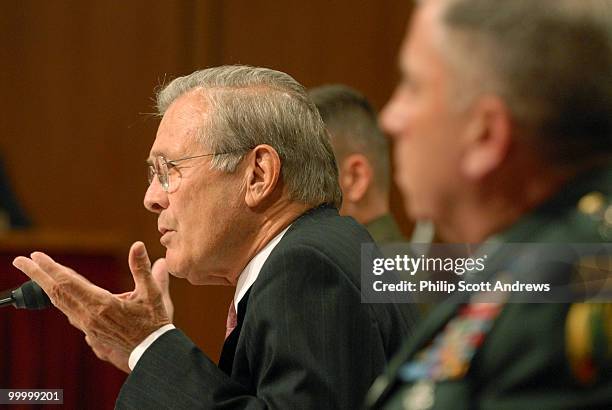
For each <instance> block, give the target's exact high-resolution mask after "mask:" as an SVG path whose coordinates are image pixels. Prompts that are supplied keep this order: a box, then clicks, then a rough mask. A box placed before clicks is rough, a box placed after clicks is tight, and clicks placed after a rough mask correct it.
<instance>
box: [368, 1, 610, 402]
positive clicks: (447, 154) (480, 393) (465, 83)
mask: <svg viewBox="0 0 612 410" xmlns="http://www.w3.org/2000/svg"><path fill="white" fill-rule="evenodd" d="M399 63H400V69H401V72H402V80H401V83H400V84H399V85H398V87H397V89H396V91H395V94H394V96H393V98H392V99H391V101H390V102H389V103H388V104H387V106H386V107H385V109H384V110H383V112H382V116H381V120H382V125H383V127H384V128H385V129H386V131H388V132H389V133H390V134H391V135H392V137H393V139H394V142H395V156H396V164H397V165H398V168H397V173H396V181H397V182H398V185H399V186H400V189H401V190H402V191H403V193H405V194H407V195H406V198H407V200H408V210H409V211H410V213H411V214H412V216H413V217H415V218H431V219H432V220H433V222H434V223H435V225H436V229H438V230H439V231H440V232H441V234H442V235H443V237H444V238H447V239H449V240H452V241H454V242H458V243H469V244H483V246H482V247H481V248H480V249H485V250H487V249H488V250H491V249H496V250H493V251H492V252H489V253H488V256H489V260H488V261H487V268H486V269H485V270H484V271H483V272H482V274H479V273H476V274H474V275H473V276H472V277H471V278H466V280H467V281H468V282H476V283H479V282H480V281H483V280H488V279H489V278H504V277H508V276H509V275H512V274H515V275H517V276H515V278H519V279H522V280H523V281H538V280H545V281H552V282H553V283H557V282H559V281H561V283H564V281H565V279H569V283H574V284H577V285H581V286H582V288H584V289H586V288H587V287H588V286H592V285H595V284H598V285H597V286H598V287H599V286H601V288H595V289H593V290H597V292H587V293H586V294H584V293H574V294H571V293H569V292H563V293H557V295H567V296H568V297H567V299H561V300H560V299H557V298H555V299H553V301H555V302H559V303H545V302H546V301H547V299H546V297H541V298H540V299H539V300H538V298H537V296H536V295H533V296H531V298H529V299H528V300H531V301H536V300H537V301H538V302H542V303H522V302H524V301H525V299H524V298H525V294H512V293H511V292H509V294H506V295H505V297H504V295H502V294H498V295H497V297H494V295H492V294H486V293H483V292H480V293H478V292H473V293H469V292H466V293H464V294H459V293H457V294H456V295H455V296H453V298H451V300H450V301H449V302H446V303H443V304H442V305H441V306H439V307H438V308H437V309H436V310H434V311H433V312H431V314H430V316H429V317H428V318H427V319H426V320H425V321H424V322H423V323H422V326H420V327H419V328H418V329H417V330H415V336H414V337H413V338H411V340H410V341H409V342H408V343H406V345H405V347H404V349H403V350H402V352H401V353H400V354H399V355H398V356H397V357H396V358H395V359H394V361H393V363H392V365H391V366H390V369H389V371H388V372H387V373H386V374H385V375H384V376H382V377H381V378H380V379H379V380H377V382H376V383H375V384H374V385H373V387H372V389H371V391H370V393H369V395H368V396H369V397H368V400H367V402H368V405H369V406H370V407H371V408H384V409H419V410H425V409H495V410H501V409H604V408H606V409H609V408H612V354H611V352H612V305H611V304H610V301H611V299H610V295H612V292H611V290H612V289H611V286H610V278H611V277H612V274H611V272H610V260H612V252H610V250H611V249H612V247H611V246H610V245H609V242H610V241H612V200H611V199H612V164H611V160H612V3H610V2H609V1H598V0H535V1H534V0H496V1H492V0H425V1H422V2H420V4H419V6H418V7H417V9H416V12H415V15H414V18H413V21H412V25H411V27H410V29H409V33H408V35H407V38H406V40H405V42H404V45H403V46H402V49H401V53H400V57H399ZM525 242H527V243H529V244H517V243H525ZM551 242H553V243H557V245H555V246H556V249H565V250H571V249H573V248H576V249H578V248H579V246H578V245H577V243H589V244H590V245H589V246H588V247H587V246H586V245H583V246H585V248H583V249H584V250H583V251H582V252H583V253H578V252H574V253H573V254H574V255H575V257H574V256H572V253H556V254H554V255H550V254H547V253H546V252H542V250H546V249H547V248H548V249H550V243H551ZM607 242H608V243H607ZM508 243H515V245H520V246H515V247H511V245H508ZM544 244H548V245H544ZM560 244H565V245H560ZM567 244H574V245H567ZM593 251H594V252H593ZM534 252H535V253H534ZM591 252H593V254H590V253H591ZM534 254H535V255H537V257H536V258H533V255H534ZM526 256H529V258H525V257H526ZM549 258H550V259H549ZM555 258H559V259H555ZM564 258H565V259H564ZM549 260H550V261H551V262H553V263H550V264H548V263H546V264H544V263H543V262H547V261H549ZM597 260H598V261H599V262H594V261H597ZM534 261H535V262H537V263H538V264H537V265H536V264H534ZM555 262H556V263H555ZM534 267H535V268H534ZM589 275H591V278H592V279H595V280H592V281H591V280H590V279H589ZM580 276H582V278H580ZM580 279H582V280H580ZM573 280H576V282H572V281H573ZM606 286H607V287H608V289H605V287H606ZM561 289H562V290H564V291H565V290H568V289H565V288H561ZM542 296H544V295H542ZM593 296H595V297H596V299H594V300H591V299H589V298H592V297H593ZM549 300H550V299H549ZM585 300H587V301H589V302H591V303H582V302H584V301H585ZM480 302H488V303H480Z"/></svg>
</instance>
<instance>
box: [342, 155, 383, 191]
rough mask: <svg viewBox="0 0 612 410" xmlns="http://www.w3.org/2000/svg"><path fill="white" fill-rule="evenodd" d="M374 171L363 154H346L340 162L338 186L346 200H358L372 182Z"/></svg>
mask: <svg viewBox="0 0 612 410" xmlns="http://www.w3.org/2000/svg"><path fill="white" fill-rule="evenodd" d="M373 175H374V171H373V170H372V166H371V165H370V161H368V159H367V158H366V156H365V155H363V154H350V155H347V156H346V157H345V158H344V159H343V160H342V161H341V163H340V178H339V183H340V188H341V189H342V197H343V198H344V200H345V201H348V202H359V201H360V200H361V199H363V197H364V196H365V194H366V192H367V191H368V188H369V187H370V185H371V184H372V179H373Z"/></svg>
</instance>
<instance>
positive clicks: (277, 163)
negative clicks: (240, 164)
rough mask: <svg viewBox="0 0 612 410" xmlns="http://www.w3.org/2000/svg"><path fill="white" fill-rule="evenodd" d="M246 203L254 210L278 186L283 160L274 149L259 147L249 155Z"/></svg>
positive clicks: (246, 175)
mask: <svg viewBox="0 0 612 410" xmlns="http://www.w3.org/2000/svg"><path fill="white" fill-rule="evenodd" d="M246 160H247V162H246V166H245V171H244V172H245V181H246V184H245V186H246V189H245V198H244V200H245V202H246V204H247V206H248V207H250V208H254V207H257V206H258V205H260V204H261V203H262V202H264V201H265V200H266V199H267V198H269V197H270V196H271V195H272V193H273V192H274V190H275V189H276V187H277V185H278V180H279V178H280V172H281V160H280V157H279V156H278V153H277V152H276V150H275V149H274V148H272V147H271V146H269V145H265V144H262V145H258V146H256V147H255V148H253V150H252V151H251V152H250V153H249V154H248V155H247V157H246Z"/></svg>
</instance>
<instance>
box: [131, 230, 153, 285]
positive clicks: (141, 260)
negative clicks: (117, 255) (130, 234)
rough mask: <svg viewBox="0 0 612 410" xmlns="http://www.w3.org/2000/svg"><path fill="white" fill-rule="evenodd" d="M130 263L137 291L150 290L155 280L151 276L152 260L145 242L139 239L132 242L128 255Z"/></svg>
mask: <svg viewBox="0 0 612 410" xmlns="http://www.w3.org/2000/svg"><path fill="white" fill-rule="evenodd" d="M128 264H129V266H130V271H131V272H132V277H133V278H134V284H135V285H136V291H137V292H138V291H139V290H144V291H148V290H149V289H150V288H151V284H152V283H153V281H152V277H151V261H150V260H149V255H148V254H147V249H146V248H145V245H144V243H142V242H140V241H138V242H134V243H133V244H132V247H131V248H130V253H129V256H128Z"/></svg>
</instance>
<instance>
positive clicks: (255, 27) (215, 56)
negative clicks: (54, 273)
mask: <svg viewBox="0 0 612 410" xmlns="http://www.w3.org/2000/svg"><path fill="white" fill-rule="evenodd" d="M2 6H3V7H2V8H3V10H2V13H0V39H2V40H1V41H2V46H1V47H0V61H1V64H2V68H1V69H0V87H1V90H2V91H1V94H0V95H1V96H2V98H0V111H1V112H2V117H3V118H2V121H0V152H1V154H2V155H3V156H4V158H5V162H6V166H7V168H8V171H9V173H10V174H11V176H12V179H13V183H14V186H15V189H16V191H17V194H18V196H19V197H20V198H21V200H22V202H23V205H24V207H25V208H26V209H27V211H28V212H29V214H30V215H31V217H32V219H33V220H34V222H35V223H36V225H37V226H39V227H43V228H45V229H56V230H58V231H62V230H67V231H69V230H75V229H76V230H81V231H86V232H89V231H100V230H104V231H112V232H115V233H116V235H117V236H118V237H120V238H122V240H125V241H126V253H127V246H128V245H129V243H131V242H132V241H134V240H144V241H145V243H146V244H147V245H148V247H149V249H150V253H151V254H152V255H154V256H161V255H162V254H163V249H162V248H161V247H160V245H159V243H158V234H157V232H156V224H155V217H154V216H153V215H149V214H148V213H147V212H146V211H145V210H144V208H143V207H142V196H143V194H144V190H145V168H144V159H145V158H146V156H147V153H148V149H149V147H150V144H151V143H152V141H153V138H154V136H155V130H156V128H157V124H158V119H157V118H155V117H154V116H153V115H151V114H150V113H152V112H153V100H152V96H153V89H154V88H155V87H157V86H159V85H160V84H162V83H163V82H164V81H166V80H167V79H169V78H172V77H175V76H177V75H183V74H186V73H189V72H191V71H194V70H195V69H198V68H202V67H207V66H214V65H219V64H233V63H242V64H250V65H263V66H268V67H271V68H275V69H279V70H282V71H285V72H288V73H289V74H291V75H292V76H294V77H295V78H296V79H297V80H298V81H300V82H301V83H303V84H304V85H305V86H307V87H309V86H315V85H319V84H323V83H330V82H343V83H346V84H349V85H351V86H354V87H356V88H358V89H360V90H361V91H362V92H364V93H365V94H366V95H367V96H369V97H370V98H371V100H372V101H373V103H374V105H375V106H376V107H378V108H380V107H381V106H382V104H383V103H384V102H385V101H386V99H387V98H388V97H389V95H390V93H391V90H392V88H393V85H394V83H395V81H396V72H397V70H396V55H397V50H398V46H399V44H400V41H401V38H402V36H403V33H404V30H405V25H406V21H407V19H408V15H409V12H410V9H411V3H410V2H409V1H405V0H388V1H382V2H375V1H369V0H368V1H365V0H337V1H329V0H314V1H285V2H278V1H272V0H265V1H264V0H253V1H248V2H247V1H238V0H228V1H222V0H201V1H195V0H190V1H187V0H186V1H148V0H130V1H119V0H115V1H104V0H96V1H87V2H83V1H79V0H65V1H39V0H6V1H3V4H2ZM392 200H393V203H392V206H393V209H394V212H395V213H396V214H398V215H400V216H401V208H402V205H401V200H400V199H399V196H398V194H397V192H396V191H395V192H394V193H393V195H392ZM125 272H126V275H129V272H128V270H127V263H126V270H125ZM83 273H84V274H86V272H83ZM128 277H129V276H128ZM173 287H174V288H173V297H174V300H175V303H176V305H177V313H176V319H177V323H178V324H179V325H180V326H181V327H183V328H184V329H185V330H186V332H187V333H188V334H190V335H191V336H192V337H193V338H194V339H195V340H196V342H197V343H198V344H199V345H200V346H202V348H203V349H204V350H205V351H207V352H208V353H209V354H211V355H212V356H213V357H214V358H216V356H217V354H218V352H219V347H220V345H221V342H222V338H223V333H224V321H225V315H226V311H227V303H228V301H229V298H230V297H231V295H232V293H233V290H232V289H229V288H226V289H220V288H217V287H214V288H209V287H198V288H194V287H192V286H190V285H189V284H187V283H184V282H183V281H173ZM194 312H197V314H194Z"/></svg>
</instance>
